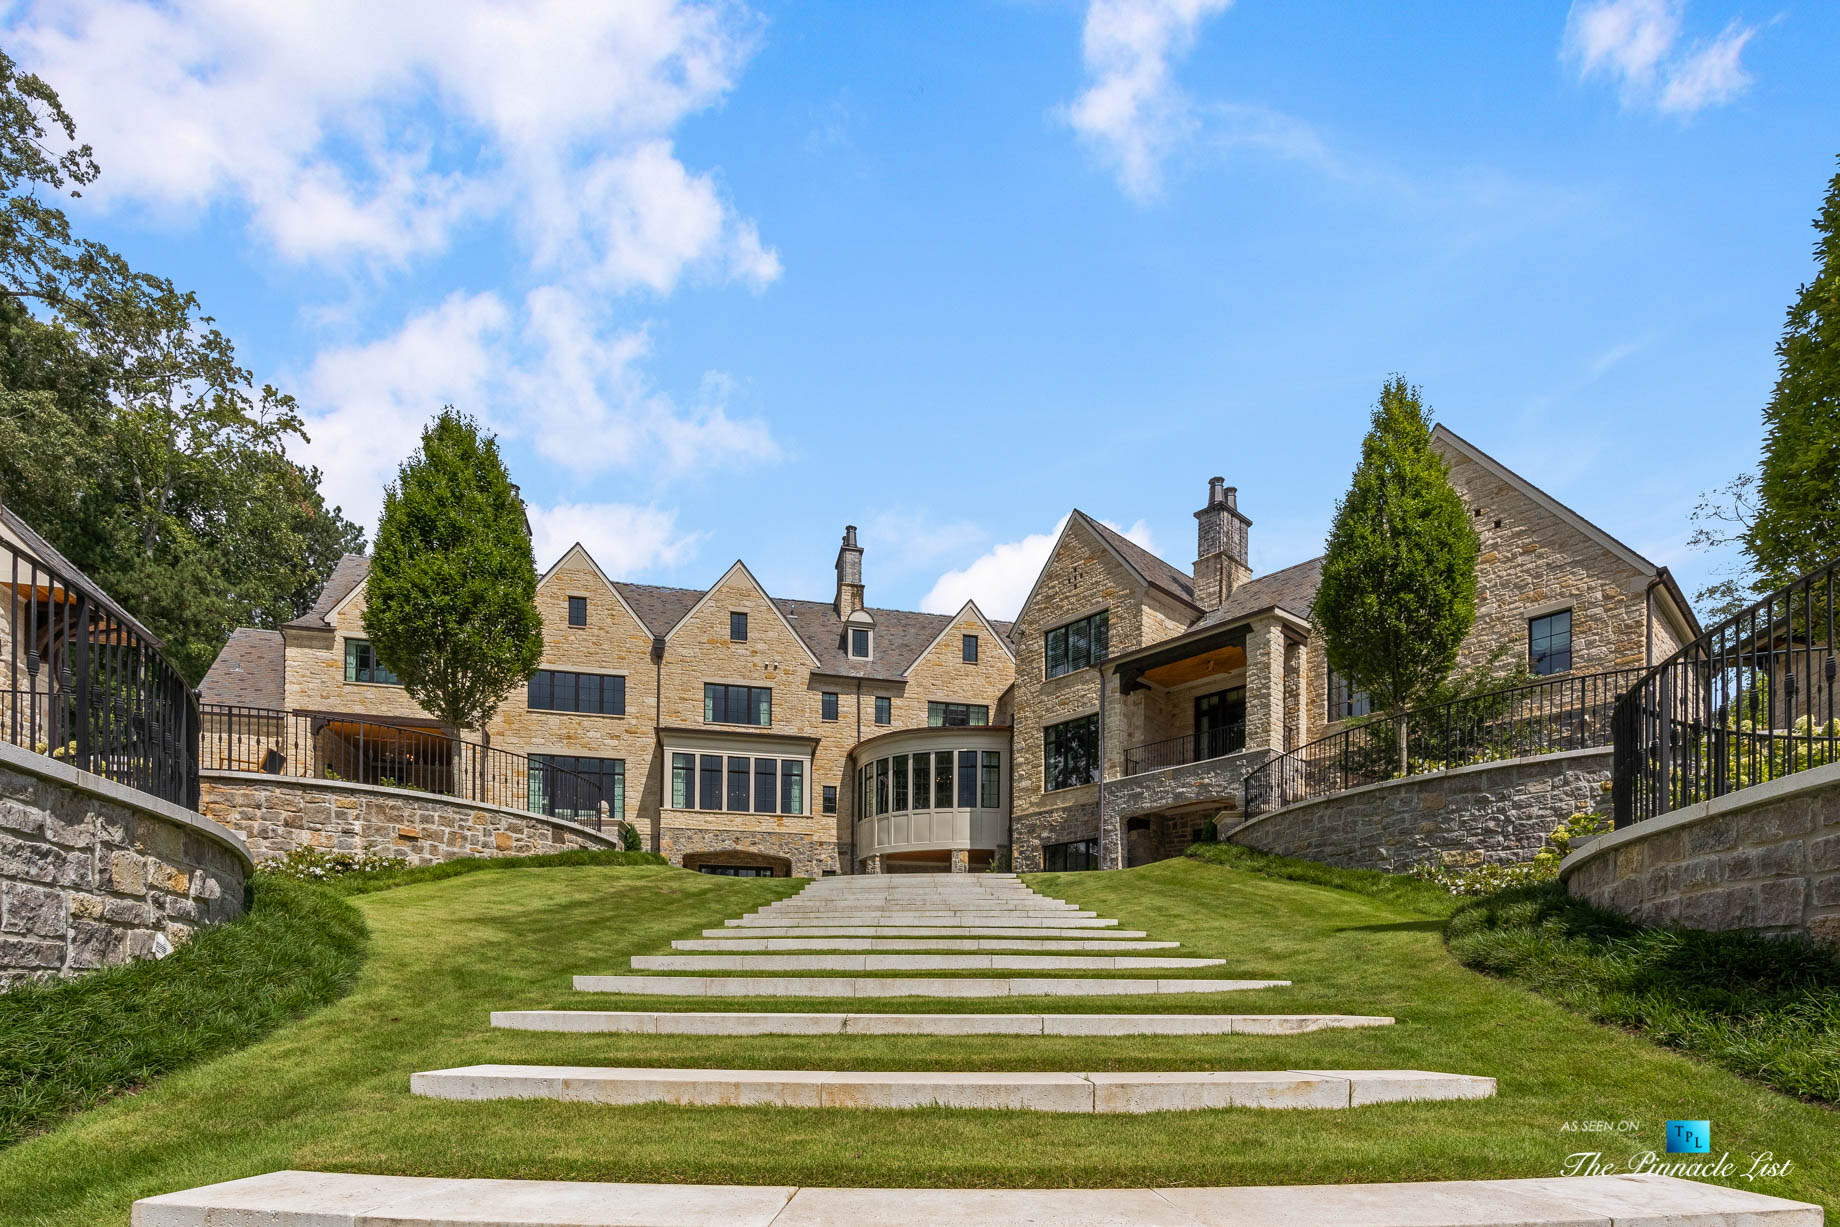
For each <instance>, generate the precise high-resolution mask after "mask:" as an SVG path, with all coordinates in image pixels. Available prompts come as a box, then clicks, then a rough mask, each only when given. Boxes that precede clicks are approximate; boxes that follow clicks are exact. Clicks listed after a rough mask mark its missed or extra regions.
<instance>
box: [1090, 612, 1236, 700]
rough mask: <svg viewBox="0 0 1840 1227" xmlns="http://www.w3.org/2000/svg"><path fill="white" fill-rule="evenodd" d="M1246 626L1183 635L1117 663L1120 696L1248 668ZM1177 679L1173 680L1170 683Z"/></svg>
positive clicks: (1226, 627)
mask: <svg viewBox="0 0 1840 1227" xmlns="http://www.w3.org/2000/svg"><path fill="white" fill-rule="evenodd" d="M1246 634H1247V628H1246V627H1245V625H1244V624H1241V625H1237V626H1225V627H1219V628H1216V629H1212V630H1209V631H1207V632H1206V633H1203V634H1198V635H1194V636H1186V635H1185V636H1183V637H1181V638H1180V639H1178V640H1177V641H1175V642H1173V643H1170V644H1169V645H1168V646H1163V645H1155V646H1153V647H1151V648H1148V649H1143V650H1140V651H1138V652H1133V653H1132V654H1130V655H1129V656H1127V657H1126V658H1124V659H1123V660H1120V661H1118V662H1117V670H1118V693H1119V694H1130V693H1131V692H1132V691H1133V690H1142V689H1144V688H1145V687H1148V686H1176V685H1180V684H1181V683H1182V682H1192V681H1194V680H1195V679H1196V678H1202V677H1208V676H1211V675H1213V674H1219V673H1226V672H1228V671H1230V670H1232V669H1243V668H1245V666H1246ZM1170 679H1174V680H1170Z"/></svg>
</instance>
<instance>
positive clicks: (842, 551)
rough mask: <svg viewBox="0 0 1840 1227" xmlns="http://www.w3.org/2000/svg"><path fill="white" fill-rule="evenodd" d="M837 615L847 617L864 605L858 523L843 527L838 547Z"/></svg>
mask: <svg viewBox="0 0 1840 1227" xmlns="http://www.w3.org/2000/svg"><path fill="white" fill-rule="evenodd" d="M836 606H837V616H838V617H839V618H847V617H849V616H850V615H851V614H853V613H855V612H856V611H857V610H859V609H861V608H862V607H863V578H862V546H860V545H857V544H856V525H854V524H846V525H844V527H843V544H842V545H840V546H838V547H837V600H836Z"/></svg>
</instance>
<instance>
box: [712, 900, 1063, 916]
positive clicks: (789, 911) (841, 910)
mask: <svg viewBox="0 0 1840 1227" xmlns="http://www.w3.org/2000/svg"><path fill="white" fill-rule="evenodd" d="M747 914H748V915H749V916H753V917H761V916H776V917H780V918H782V919H796V918H804V917H814V916H1016V917H1024V916H1032V917H1037V918H1039V919H1042V920H1090V919H1092V918H1093V917H1094V916H1096V915H1097V913H1096V912H1091V911H1086V910H1084V909H1081V908H1071V907H1069V908H1045V907H992V906H990V905H989V904H978V905H977V906H966V907H943V906H929V905H927V904H924V903H893V904H890V905H888V906H887V907H876V906H874V905H872V904H871V905H864V904H851V905H850V906H848V907H843V906H838V907H763V908H757V909H755V910H754V911H752V912H749V913H747Z"/></svg>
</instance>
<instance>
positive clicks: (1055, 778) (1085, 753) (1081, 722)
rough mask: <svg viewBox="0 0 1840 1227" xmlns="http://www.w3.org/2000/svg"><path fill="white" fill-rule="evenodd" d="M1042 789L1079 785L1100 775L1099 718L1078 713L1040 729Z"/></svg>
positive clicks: (1050, 790) (1050, 789)
mask: <svg viewBox="0 0 1840 1227" xmlns="http://www.w3.org/2000/svg"><path fill="white" fill-rule="evenodd" d="M1041 732H1042V742H1043V746H1042V748H1043V754H1042V767H1043V771H1042V774H1043V777H1044V778H1043V780H1042V790H1043V791H1044V792H1053V791H1054V790H1056V789H1058V788H1078V787H1079V786H1080V785H1082V784H1090V783H1092V782H1093V781H1094V780H1096V779H1098V778H1099V717H1098V716H1097V715H1092V716H1081V717H1080V718H1079V719H1078V720H1068V721H1066V722H1065V723H1063V724H1050V725H1049V726H1048V727H1047V728H1045V729H1043V730H1042V731H1041Z"/></svg>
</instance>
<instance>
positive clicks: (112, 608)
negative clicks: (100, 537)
mask: <svg viewBox="0 0 1840 1227" xmlns="http://www.w3.org/2000/svg"><path fill="white" fill-rule="evenodd" d="M0 525H3V526H4V527H5V530H6V535H8V536H10V537H12V539H13V540H15V541H17V542H18V543H19V545H20V546H21V547H22V552H23V553H25V554H28V555H30V556H32V557H34V558H36V559H38V561H39V562H41V563H43V564H44V565H45V566H47V567H49V568H51V570H53V571H56V572H57V573H58V574H59V575H60V576H62V577H65V578H68V579H69V580H71V581H72V582H80V583H82V584H83V585H84V586H86V587H88V588H89V590H90V592H91V593H93V594H94V595H95V597H96V600H97V602H98V603H99V604H100V605H101V606H102V607H103V608H104V609H106V610H108V611H109V613H111V614H113V615H114V616H115V617H116V618H118V619H120V620H121V621H122V622H125V623H126V624H127V625H128V627H129V628H130V629H131V630H133V631H134V633H135V634H136V635H139V636H140V637H141V638H142V639H145V640H146V641H147V642H148V643H151V644H152V645H153V646H154V647H155V648H157V649H158V650H160V651H162V652H163V651H165V650H166V645H165V644H163V643H161V642H160V637H159V636H158V635H156V634H154V633H153V632H152V631H150V630H148V629H147V628H146V627H145V626H144V625H142V624H141V622H140V620H139V619H138V618H136V617H135V616H134V615H133V614H131V613H129V612H128V611H127V610H125V609H123V608H122V607H121V606H120V605H119V604H117V603H116V601H115V599H114V598H113V597H111V596H110V595H109V594H108V593H106V592H104V591H103V590H102V589H101V587H100V586H98V585H97V583H96V581H95V580H93V579H91V578H90V577H89V576H87V575H85V574H83V572H82V570H81V569H80V568H79V567H78V566H77V564H76V563H74V562H72V561H70V559H68V558H66V557H64V555H63V554H61V553H59V552H58V549H57V547H56V546H54V545H52V544H51V543H50V542H49V541H47V540H45V539H44V538H43V537H41V536H39V535H38V530H37V529H35V528H33V527H32V526H31V525H30V524H27V523H26V522H25V521H24V520H22V519H20V518H19V517H18V516H17V515H15V514H14V513H13V512H12V511H11V510H10V509H9V508H8V507H7V505H6V504H5V503H0ZM22 566H23V564H22ZM8 575H9V581H8V582H11V580H10V576H11V567H10V565H9V567H8ZM22 582H23V581H22Z"/></svg>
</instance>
